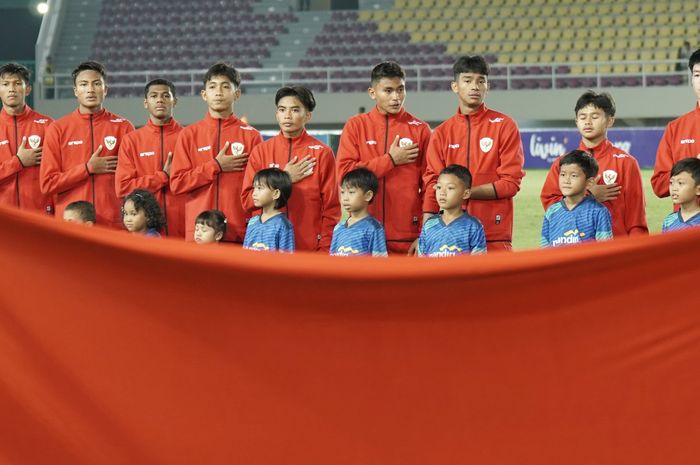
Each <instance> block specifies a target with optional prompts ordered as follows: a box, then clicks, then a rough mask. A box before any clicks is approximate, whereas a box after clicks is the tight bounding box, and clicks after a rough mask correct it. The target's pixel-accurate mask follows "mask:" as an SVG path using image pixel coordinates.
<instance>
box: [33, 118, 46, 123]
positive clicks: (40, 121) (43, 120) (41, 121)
mask: <svg viewBox="0 0 700 465" xmlns="http://www.w3.org/2000/svg"><path fill="white" fill-rule="evenodd" d="M34 122H35V123H36V124H46V123H48V122H49V120H48V119H46V118H41V119H35V120H34Z"/></svg>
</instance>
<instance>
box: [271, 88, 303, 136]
mask: <svg viewBox="0 0 700 465" xmlns="http://www.w3.org/2000/svg"><path fill="white" fill-rule="evenodd" d="M275 117H276V118H277V123H278V124H279V125H280V130H281V131H282V134H284V136H285V137H289V138H292V137H297V136H298V135H299V134H301V132H302V131H303V130H304V126H305V125H306V123H307V122H308V121H309V120H310V119H311V112H309V111H306V108H305V107H304V105H302V103H301V102H300V101H299V99H298V98H296V97H294V96H292V95H290V96H287V97H282V98H281V99H280V101H279V102H278V103H277V113H275Z"/></svg>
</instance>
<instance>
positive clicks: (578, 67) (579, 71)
mask: <svg viewBox="0 0 700 465" xmlns="http://www.w3.org/2000/svg"><path fill="white" fill-rule="evenodd" d="M583 73H584V67H583V66H582V65H573V66H572V67H571V74H583Z"/></svg>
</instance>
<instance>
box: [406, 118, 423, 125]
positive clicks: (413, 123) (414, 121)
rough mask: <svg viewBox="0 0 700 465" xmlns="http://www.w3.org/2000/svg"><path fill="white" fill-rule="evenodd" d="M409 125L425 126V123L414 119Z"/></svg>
mask: <svg viewBox="0 0 700 465" xmlns="http://www.w3.org/2000/svg"><path fill="white" fill-rule="evenodd" d="M408 124H410V125H411V126H420V125H421V124H423V122H422V121H418V120H416V119H414V120H412V121H409V122H408Z"/></svg>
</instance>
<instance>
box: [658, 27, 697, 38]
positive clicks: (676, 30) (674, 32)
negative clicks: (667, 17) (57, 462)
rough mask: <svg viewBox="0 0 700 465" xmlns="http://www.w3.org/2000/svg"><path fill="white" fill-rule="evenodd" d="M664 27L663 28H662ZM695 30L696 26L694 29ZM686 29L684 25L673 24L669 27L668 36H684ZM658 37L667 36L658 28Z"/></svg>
mask: <svg viewBox="0 0 700 465" xmlns="http://www.w3.org/2000/svg"><path fill="white" fill-rule="evenodd" d="M662 29H665V28H662ZM695 30H697V28H696V29H695ZM687 32H688V30H687V29H686V27H685V26H673V27H671V33H670V34H669V35H670V36H674V37H685V36H686V34H687ZM659 37H667V36H666V35H665V34H663V33H662V32H661V30H659Z"/></svg>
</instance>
